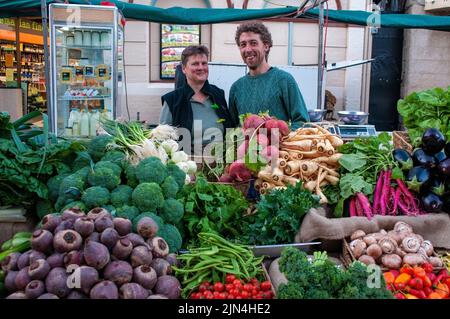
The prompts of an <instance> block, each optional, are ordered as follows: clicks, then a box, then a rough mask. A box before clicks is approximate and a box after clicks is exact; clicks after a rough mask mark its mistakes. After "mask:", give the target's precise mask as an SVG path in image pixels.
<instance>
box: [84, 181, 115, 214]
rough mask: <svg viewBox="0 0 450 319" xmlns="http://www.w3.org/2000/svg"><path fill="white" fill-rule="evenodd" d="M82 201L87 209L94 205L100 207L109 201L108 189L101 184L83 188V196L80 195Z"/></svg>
mask: <svg viewBox="0 0 450 319" xmlns="http://www.w3.org/2000/svg"><path fill="white" fill-rule="evenodd" d="M81 200H82V201H83V203H85V204H86V207H87V208H89V209H92V208H95V207H102V206H104V205H106V204H108V203H109V200H110V194H109V190H108V189H107V188H105V187H101V186H92V187H89V188H88V189H86V190H85V192H84V193H83V196H82V197H81Z"/></svg>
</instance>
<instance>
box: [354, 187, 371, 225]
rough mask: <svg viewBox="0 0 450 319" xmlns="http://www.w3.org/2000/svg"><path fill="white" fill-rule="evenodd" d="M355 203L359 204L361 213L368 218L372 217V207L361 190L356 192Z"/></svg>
mask: <svg viewBox="0 0 450 319" xmlns="http://www.w3.org/2000/svg"><path fill="white" fill-rule="evenodd" d="M356 198H357V203H358V202H359V204H360V205H361V208H362V213H364V214H365V215H366V216H367V218H368V219H369V220H371V219H372V208H371V207H370V202H369V199H368V198H367V197H366V195H364V194H363V193H361V192H358V193H356Z"/></svg>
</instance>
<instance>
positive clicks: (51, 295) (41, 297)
mask: <svg viewBox="0 0 450 319" xmlns="http://www.w3.org/2000/svg"><path fill="white" fill-rule="evenodd" d="M37 299H59V297H58V296H57V295H54V294H49V293H45V294H43V295H40V296H39V297H38V298H37Z"/></svg>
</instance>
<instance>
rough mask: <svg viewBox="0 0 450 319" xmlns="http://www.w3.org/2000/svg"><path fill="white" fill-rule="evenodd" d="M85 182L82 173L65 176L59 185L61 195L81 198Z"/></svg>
mask: <svg viewBox="0 0 450 319" xmlns="http://www.w3.org/2000/svg"><path fill="white" fill-rule="evenodd" d="M84 186H85V182H84V180H83V178H82V177H81V176H80V175H77V174H71V175H69V176H67V177H65V178H64V179H63V180H62V181H61V184H60V185H59V196H66V197H67V198H72V199H79V198H80V196H81V192H82V191H83V190H84Z"/></svg>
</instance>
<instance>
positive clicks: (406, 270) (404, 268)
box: [400, 264, 414, 276]
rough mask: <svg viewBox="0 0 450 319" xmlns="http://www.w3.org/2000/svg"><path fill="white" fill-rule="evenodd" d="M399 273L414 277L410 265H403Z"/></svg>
mask: <svg viewBox="0 0 450 319" xmlns="http://www.w3.org/2000/svg"><path fill="white" fill-rule="evenodd" d="M400 273H401V274H408V275H411V276H412V275H414V270H413V268H412V267H411V266H410V265H408V264H404V265H403V266H402V268H400Z"/></svg>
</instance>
